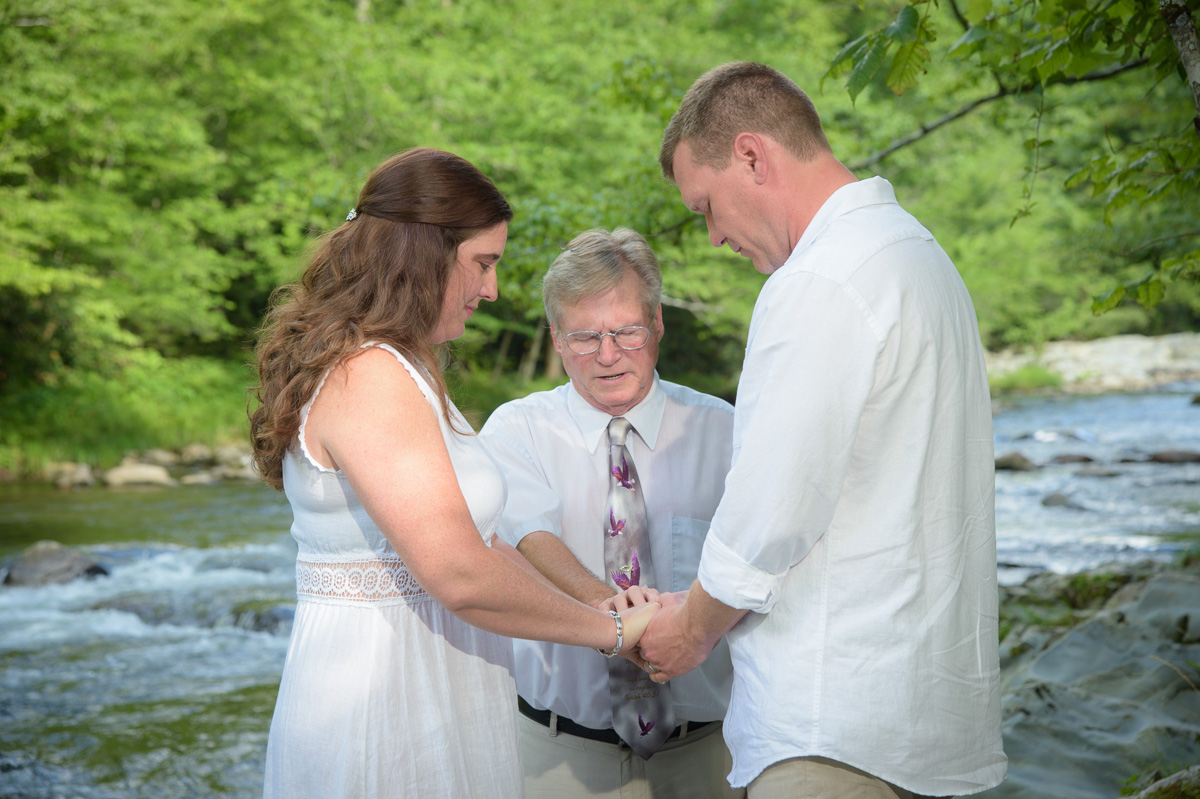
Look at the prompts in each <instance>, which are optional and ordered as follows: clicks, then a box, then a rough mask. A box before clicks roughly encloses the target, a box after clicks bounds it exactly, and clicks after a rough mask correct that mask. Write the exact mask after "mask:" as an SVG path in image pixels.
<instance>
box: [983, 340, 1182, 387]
mask: <svg viewBox="0 0 1200 799" xmlns="http://www.w3.org/2000/svg"><path fill="white" fill-rule="evenodd" d="M987 370H988V377H989V379H991V380H992V381H993V384H995V383H997V382H1002V381H1004V380H1005V379H1006V378H1010V377H1012V376H1017V375H1020V374H1021V373H1025V374H1027V375H1033V374H1037V373H1041V374H1043V375H1044V376H1045V377H1047V378H1048V379H1049V382H1050V384H1051V385H1055V387H1057V388H1059V389H1061V390H1063V391H1067V392H1078V393H1099V392H1108V391H1147V390H1150V389H1153V388H1157V387H1159V386H1163V385H1168V384H1170V383H1179V382H1184V381H1189V380H1200V333H1172V334H1170V335H1166V336H1138V335H1124V336H1112V337H1110V338H1103V339H1096V340H1095V341H1051V342H1049V343H1047V344H1045V345H1044V346H1042V347H1040V348H1036V349H1027V350H1021V351H1016V350H1004V351H1002V352H994V353H988V354H987ZM1018 387H1019V385H1018Z"/></svg>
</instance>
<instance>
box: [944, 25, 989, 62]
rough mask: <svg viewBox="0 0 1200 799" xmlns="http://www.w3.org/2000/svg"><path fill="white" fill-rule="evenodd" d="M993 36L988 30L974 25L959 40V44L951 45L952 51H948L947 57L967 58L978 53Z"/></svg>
mask: <svg viewBox="0 0 1200 799" xmlns="http://www.w3.org/2000/svg"><path fill="white" fill-rule="evenodd" d="M991 35H992V33H991V31H989V30H988V29H987V28H981V27H979V26H978V25H972V26H971V27H969V28H967V32H966V33H964V34H963V35H962V36H960V37H959V38H958V41H957V42H955V43H954V44H953V45H951V47H950V49H949V50H947V51H946V55H948V56H952V57H954V58H966V57H967V56H969V55H971V54H972V53H974V52H976V51H978V50H979V49H980V47H982V46H983V44H984V43H985V42H986V41H987V40H988V39H989V38H990V37H991Z"/></svg>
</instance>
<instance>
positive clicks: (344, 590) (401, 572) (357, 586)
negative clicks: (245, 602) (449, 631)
mask: <svg viewBox="0 0 1200 799" xmlns="http://www.w3.org/2000/svg"><path fill="white" fill-rule="evenodd" d="M296 597H297V599H307V600H312V601H316V602H337V603H342V602H352V603H356V604H357V603H364V604H381V603H386V604H390V603H395V602H426V601H429V600H431V599H432V598H433V597H431V596H429V594H427V593H426V592H425V589H424V588H422V587H421V585H420V584H419V583H418V582H417V581H416V578H414V577H413V576H412V573H411V572H410V571H409V570H408V567H407V566H405V565H404V561H402V560H400V559H399V558H387V559H380V558H374V559H364V560H352V561H340V562H333V563H317V562H314V561H306V560H297V561H296Z"/></svg>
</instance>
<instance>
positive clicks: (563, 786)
mask: <svg viewBox="0 0 1200 799" xmlns="http://www.w3.org/2000/svg"><path fill="white" fill-rule="evenodd" d="M517 721H518V725H519V728H520V731H521V763H522V766H523V767H524V769H525V799H563V797H577V796H581V797H603V798H604V799H651V797H653V799H709V797H711V798H712V799H742V798H743V797H745V795H746V793H745V789H744V788H736V789H735V788H730V787H729V782H728V781H727V780H726V779H725V776H726V775H727V774H728V773H729V771H730V769H731V768H732V765H733V759H732V757H731V756H730V754H729V750H728V749H727V748H726V746H725V739H724V738H722V737H721V725H720V724H719V723H716V724H709V725H706V726H705V727H703V728H701V729H699V730H697V731H696V732H690V731H689V732H688V734H687V735H685V736H684V737H682V738H678V739H675V740H671V741H668V742H667V743H666V744H664V745H663V747H662V749H659V750H658V751H657V752H655V753H654V756H653V757H651V758H650V759H649V760H642V758H640V757H638V756H637V755H636V754H634V753H633V750H631V749H630V748H629V747H627V746H617V745H615V744H610V743H603V742H601V741H589V740H588V739H586V738H579V737H576V736H574V735H567V734H565V733H558V734H557V735H553V734H551V732H550V729H549V728H548V727H544V726H542V725H541V724H538V723H537V722H536V721H532V720H530V719H528V718H526V717H525V716H518V718H517Z"/></svg>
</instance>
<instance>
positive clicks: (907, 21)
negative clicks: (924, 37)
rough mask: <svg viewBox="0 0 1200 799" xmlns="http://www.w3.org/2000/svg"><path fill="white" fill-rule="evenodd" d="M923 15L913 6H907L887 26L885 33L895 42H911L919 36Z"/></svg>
mask: <svg viewBox="0 0 1200 799" xmlns="http://www.w3.org/2000/svg"><path fill="white" fill-rule="evenodd" d="M920 22H921V15H920V14H918V13H917V10H916V9H915V8H913V7H912V6H905V7H904V8H903V9H901V10H900V13H899V14H897V15H896V18H895V19H894V20H892V21H891V24H889V25H888V26H887V27H886V28H884V29H883V35H884V36H886V37H887V38H888V39H890V40H891V41H894V42H911V41H913V40H914V39H916V38H917V26H918V25H919V24H920Z"/></svg>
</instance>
